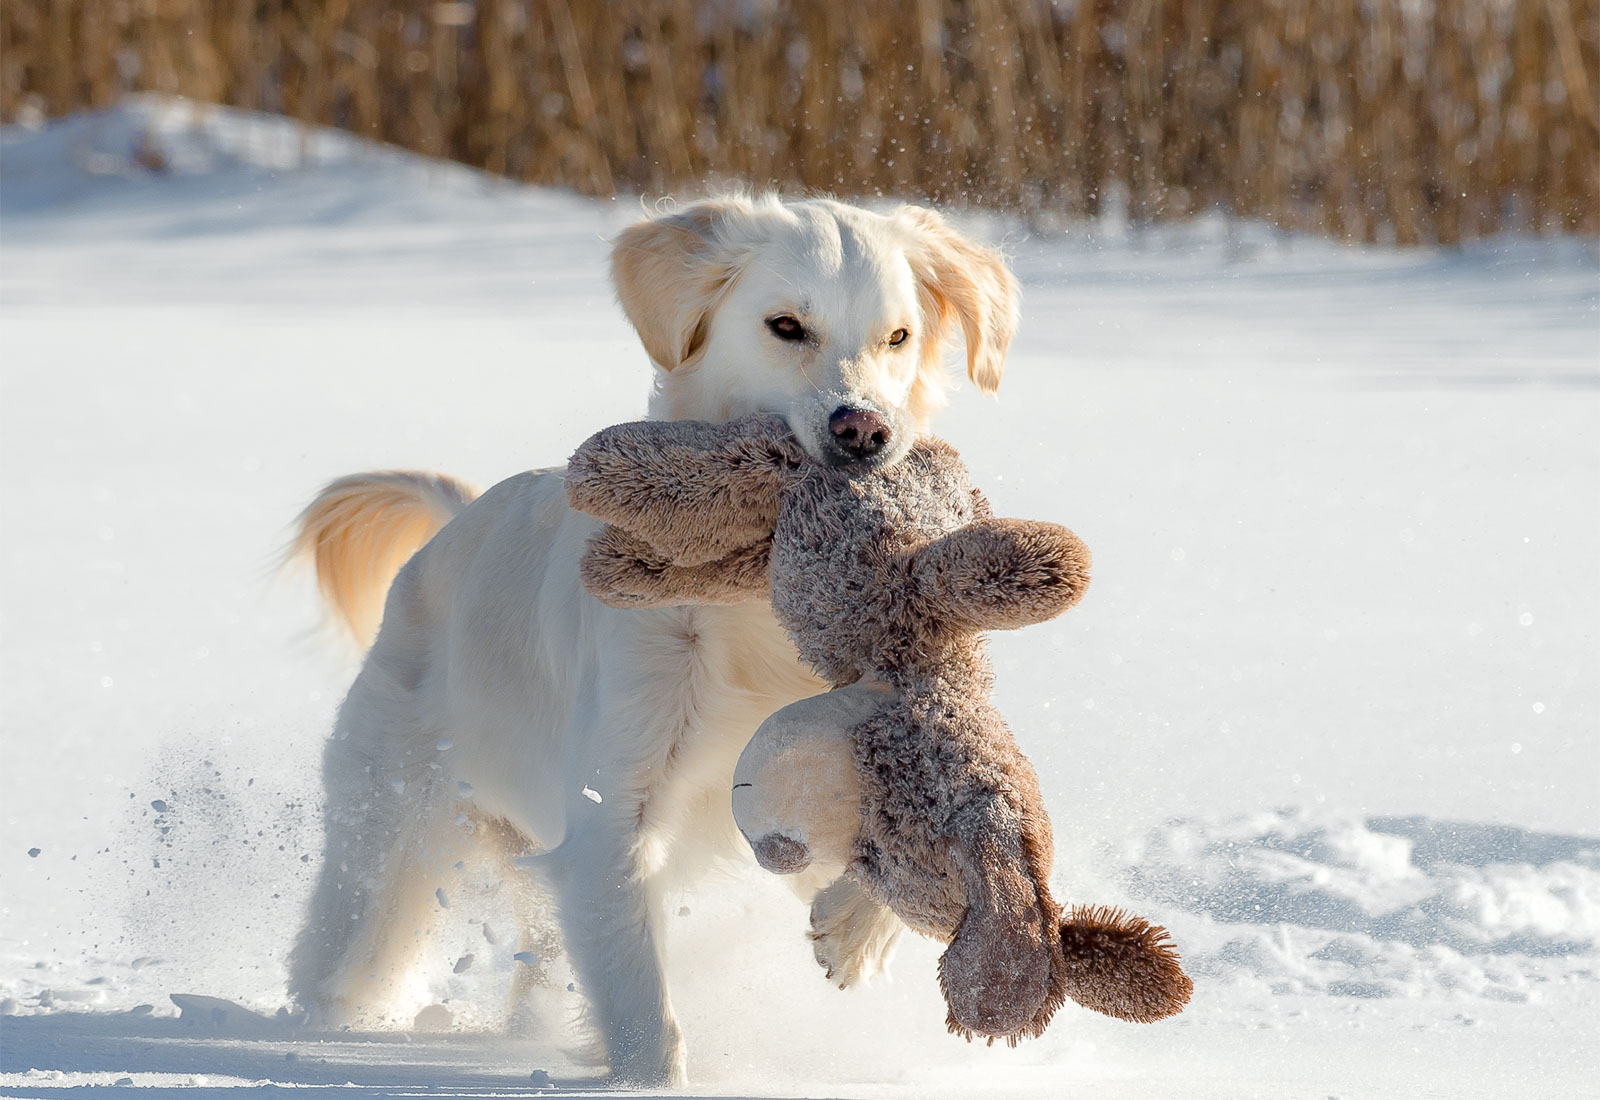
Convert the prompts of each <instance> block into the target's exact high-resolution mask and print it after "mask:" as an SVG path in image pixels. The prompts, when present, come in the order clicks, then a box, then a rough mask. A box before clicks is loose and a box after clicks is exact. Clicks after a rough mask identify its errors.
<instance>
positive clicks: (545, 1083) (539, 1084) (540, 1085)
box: [528, 1069, 555, 1089]
mask: <svg viewBox="0 0 1600 1100" xmlns="http://www.w3.org/2000/svg"><path fill="white" fill-rule="evenodd" d="M528 1083H529V1084H530V1085H532V1086H533V1087H534V1088H536V1089H548V1088H554V1087H555V1086H554V1085H553V1084H552V1083H551V1081H550V1074H549V1073H547V1072H546V1071H544V1070H542V1069H536V1070H534V1071H533V1072H532V1073H530V1074H528Z"/></svg>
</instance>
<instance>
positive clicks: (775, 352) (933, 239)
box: [611, 196, 1017, 467]
mask: <svg viewBox="0 0 1600 1100" xmlns="http://www.w3.org/2000/svg"><path fill="white" fill-rule="evenodd" d="M611 267H612V276H613V278H614V279H615V281H616V286H617V296H618V298H619V299H620V300H621V302H622V308H623V310H624V311H625V312H626V313H627V315H628V319H629V320H630V321H632V322H633V325H634V327H635V328H636V329H637V330H638V332H639V337H640V339H641V340H642V341H643V343H644V346H645V350H646V351H647V352H648V353H649V355H650V358H651V359H652V360H653V361H654V362H655V364H656V366H658V367H659V368H661V370H662V371H663V372H664V373H663V375H662V376H661V394H662V398H663V407H662V410H661V411H662V412H664V413H665V414H666V415H668V416H672V417H693V418H699V419H719V420H722V419H728V418H730V417H734V416H739V415H741V414H744V413H749V412H772V413H777V414H779V415H781V416H783V417H785V418H786V419H787V420H788V422H789V427H790V428H791V429H792V430H793V431H794V433H795V435H796V436H797V437H798V438H799V439H800V441H801V443H802V445H803V446H804V447H805V448H806V450H807V452H809V453H810V454H811V456H812V457H813V458H815V459H817V460H818V461H821V462H826V463H828V464H830V465H835V466H858V467H869V466H876V465H884V464H887V463H890V462H893V461H895V460H897V459H898V458H900V457H901V456H902V455H904V454H905V452H906V450H907V449H908V448H909V447H910V446H911V443H912V441H913V440H914V439H915V438H916V436H917V435H918V433H919V432H921V431H922V430H924V428H925V427H926V422H927V419H928V417H929V415H930V414H931V413H932V412H933V410H934V409H936V408H937V407H938V406H939V405H940V404H942V398H943V391H944V387H945V381H946V377H945V370H944V364H943V351H944V348H945V346H946V344H947V343H948V342H949V341H950V339H951V338H952V337H953V336H955V335H956V333H957V330H959V333H960V336H961V338H962V340H963V341H964V342H965V344H966V351H967V374H968V376H969V377H971V379H972V381H973V382H974V383H976V384H977V386H978V388H979V389H981V390H983V391H984V392H986V393H992V392H994V390H995V389H996V388H997V387H998V386H999V384H1000V374H1001V371H1002V369H1003V367H1004V363H1005V354H1006V349H1007V348H1008V347H1009V345H1010V343H1011V334H1012V331H1013V329H1014V328H1015V326H1016V318H1017V286H1016V281H1015V279H1013V278H1012V276H1011V272H1010V271H1009V270H1008V269H1007V267H1006V265H1005V262H1004V260H1003V259H1002V258H1001V256H1000V254H999V253H998V252H996V251H995V250H994V249H992V248H988V247H985V246H984V245H981V244H977V243H975V242H973V241H971V240H969V239H967V238H966V237H964V236H962V235H961V234H960V233H958V232H956V231H955V230H954V229H952V228H951V227H950V226H949V225H947V224H946V223H945V221H944V219H943V218H941V217H940V216H939V215H938V214H936V213H934V212H933V211H931V210H926V209H922V208H920V207H915V206H902V207H900V208H899V209H898V210H895V211H893V212H892V213H889V214H875V213H872V212H870V211H867V210H862V209H860V208H858V207H854V206H848V205H846V204H844V203H839V202H833V201H831V200H827V199H808V200H804V201H799V202H783V201H781V200H779V199H777V198H775V197H764V198H759V199H751V198H747V197H743V196H734V197H729V198H721V199H712V200H708V201H705V202H700V203H695V204H694V205H692V206H687V207H684V208H683V209H681V210H679V211H677V212H675V213H672V214H668V215H666V216H664V217H659V218H655V219H652V220H649V221H645V222H641V223H639V224H637V225H634V226H631V227H629V228H628V229H626V230H624V231H623V232H622V234H621V235H620V236H618V238H617V240H616V242H615V245H614V247H613V250H612V259H611Z"/></svg>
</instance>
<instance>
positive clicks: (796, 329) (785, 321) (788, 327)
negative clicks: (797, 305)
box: [767, 313, 806, 340]
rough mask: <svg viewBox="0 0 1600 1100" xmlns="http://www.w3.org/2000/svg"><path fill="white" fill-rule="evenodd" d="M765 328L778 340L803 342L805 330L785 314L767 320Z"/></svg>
mask: <svg viewBox="0 0 1600 1100" xmlns="http://www.w3.org/2000/svg"><path fill="white" fill-rule="evenodd" d="M767 327H768V328H770V329H771V330H772V335H774V336H776V337H777V338H778V339H780V340H804V339H805V338H806V328H805V326H804V325H802V324H801V323H800V322H799V321H796V320H795V319H794V318H793V317H790V316H789V315H788V314H787V313H783V314H780V315H778V316H777V317H769V318H767Z"/></svg>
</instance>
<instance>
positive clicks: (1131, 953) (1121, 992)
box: [1061, 905, 1194, 1024]
mask: <svg viewBox="0 0 1600 1100" xmlns="http://www.w3.org/2000/svg"><path fill="white" fill-rule="evenodd" d="M1061 949H1062V955H1063V956H1064V960H1065V963H1066V993H1067V996H1069V997H1071V998H1072V999H1073V1000H1074V1001H1077V1002H1078V1003H1079V1004H1081V1005H1082V1006H1083V1007H1084V1008H1090V1009H1093V1010H1094V1011H1096V1012H1103V1013H1105V1014H1106V1015H1107V1016H1115V1017H1117V1018H1118V1019H1119V1020H1132V1021H1134V1022H1135V1023H1142V1024H1147V1023H1151V1022H1153V1021H1156V1020H1161V1019H1165V1018H1166V1017H1168V1016H1172V1015H1175V1014H1176V1013H1179V1012H1182V1011H1183V1006H1184V1005H1186V1004H1188V1003H1189V995H1190V994H1191V993H1193V992H1194V982H1192V981H1191V980H1190V979H1189V975H1187V974H1185V973H1184V972H1183V967H1182V965H1180V963H1179V961H1178V952H1177V950H1176V949H1175V948H1174V947H1173V944H1172V939H1171V937H1170V936H1168V935H1167V930H1166V929H1165V928H1162V927H1161V926H1160V925H1157V924H1151V923H1150V922H1149V921H1147V920H1144V919H1142V918H1140V917H1135V916H1131V915H1129V914H1127V913H1124V912H1123V911H1122V910H1120V909H1111V908H1107V907H1104V906H1101V907H1097V908H1089V907H1087V906H1082V905H1079V906H1074V907H1073V909H1072V912H1071V913H1069V914H1068V915H1067V917H1066V919H1065V920H1063V921H1062V922H1061Z"/></svg>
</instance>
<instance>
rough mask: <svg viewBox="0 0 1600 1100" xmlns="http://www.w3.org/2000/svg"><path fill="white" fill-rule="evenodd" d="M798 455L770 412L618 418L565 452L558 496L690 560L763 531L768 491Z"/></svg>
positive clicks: (723, 552) (769, 516)
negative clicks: (706, 419)
mask: <svg viewBox="0 0 1600 1100" xmlns="http://www.w3.org/2000/svg"><path fill="white" fill-rule="evenodd" d="M803 459H804V451H802V450H801V449H800V445H799V444H798V443H796V442H795V441H794V439H793V437H792V436H791V435H790V433H789V429H788V426H787V425H786V424H785V423H784V422H783V420H781V419H780V418H777V417H772V416H756V417H746V418H744V419H742V420H737V421H733V422H731V423H728V424H708V423H703V422H700V421H692V420H670V421H639V422H637V423H632V424H618V425H615V426H613V427H610V428H606V429H605V430H604V431H601V432H597V433H596V434H595V435H593V436H591V437H589V439H588V440H586V441H585V442H584V443H583V445H582V446H580V447H579V448H578V450H577V451H576V452H575V453H574V454H573V456H572V458H571V460H570V461H569V462H568V463H567V480H566V485H567V500H568V502H569V503H570V504H571V505H572V506H573V507H574V508H576V509H577V510H578V511H580V512H586V513H588V514H589V515H591V516H596V517H598V518H600V519H603V520H605V521H606V522H607V523H613V524H616V525H617V526H619V527H622V528H625V529H626V530H628V531H631V532H632V533H633V534H635V535H637V536H639V537H640V538H641V539H643V540H644V541H645V542H647V543H649V544H650V545H651V546H654V547H655V548H656V550H658V551H659V552H660V553H661V555H662V556H663V557H665V558H667V559H669V560H671V561H675V562H677V563H679V564H681V565H699V564H703V563H705V562H711V561H716V560H718V559H719V558H723V557H725V556H727V555H728V554H729V553H731V552H733V551H736V550H739V549H741V548H744V547H747V546H750V545H752V544H754V543H757V542H760V541H761V540H763V539H765V538H766V537H768V536H770V535H771V534H772V529H773V526H774V524H775V523H776V522H777V518H778V494H779V493H780V492H781V491H782V489H783V487H784V485H785V484H786V483H787V481H788V479H789V477H790V476H791V472H792V471H793V470H794V469H795V468H797V467H798V466H799V464H800V462H801V461H802V460H803Z"/></svg>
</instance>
